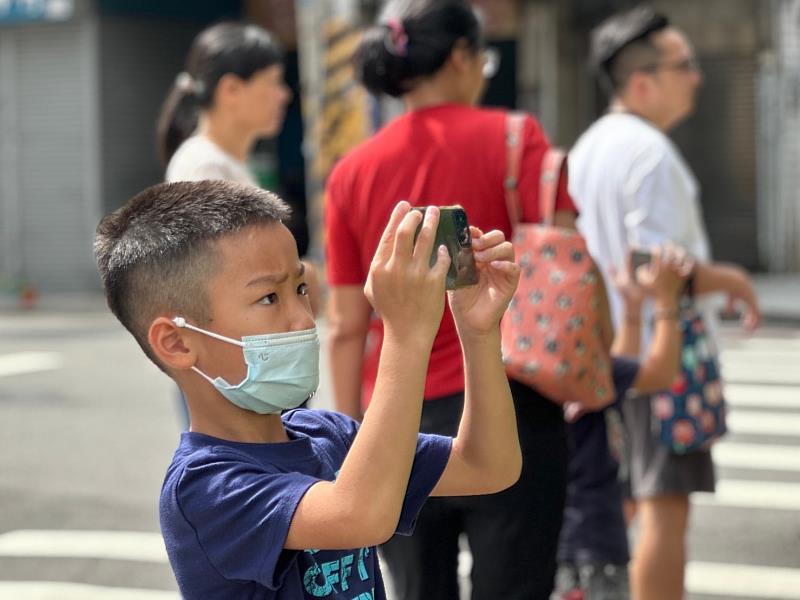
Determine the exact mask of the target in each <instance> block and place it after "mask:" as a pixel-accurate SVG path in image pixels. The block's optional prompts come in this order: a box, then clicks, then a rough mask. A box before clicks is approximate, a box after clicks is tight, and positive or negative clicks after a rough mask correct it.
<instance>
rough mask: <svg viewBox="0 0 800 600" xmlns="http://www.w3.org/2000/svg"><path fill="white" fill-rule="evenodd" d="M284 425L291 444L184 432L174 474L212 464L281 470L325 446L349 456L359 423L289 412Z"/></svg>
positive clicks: (315, 412) (319, 412)
mask: <svg viewBox="0 0 800 600" xmlns="http://www.w3.org/2000/svg"><path fill="white" fill-rule="evenodd" d="M281 421H282V422H283V425H284V428H285V429H286V432H287V435H288V437H289V441H288V442H277V443H265V444H258V443H244V442H233V441H230V440H223V439H220V438H216V437H213V436H209V435H205V434H202V433H196V432H188V431H187V432H183V434H181V439H180V443H179V445H178V448H177V450H176V451H175V455H174V456H173V459H172V464H171V465H170V470H173V469H174V468H176V467H180V468H186V467H193V466H197V465H199V464H202V463H205V462H208V461H214V462H219V461H226V462H245V463H257V464H259V465H260V466H262V467H264V468H265V469H269V468H270V466H271V465H275V466H276V467H278V468H279V469H280V468H281V467H282V466H283V465H282V463H284V462H287V461H288V462H293V461H295V460H301V461H302V460H303V459H305V458H308V456H314V455H315V451H316V450H317V449H318V447H319V446H321V445H322V446H330V447H331V449H333V450H336V449H338V450H339V451H341V452H345V453H346V452H347V450H348V449H349V448H350V445H351V444H352V442H353V438H355V435H356V433H357V431H358V423H357V422H356V421H355V420H353V419H351V418H350V417H347V416H346V415H343V414H340V413H336V412H332V411H327V410H312V409H307V408H298V409H294V410H290V411H287V412H285V413H284V414H283V415H282V416H281ZM309 453H311V454H309Z"/></svg>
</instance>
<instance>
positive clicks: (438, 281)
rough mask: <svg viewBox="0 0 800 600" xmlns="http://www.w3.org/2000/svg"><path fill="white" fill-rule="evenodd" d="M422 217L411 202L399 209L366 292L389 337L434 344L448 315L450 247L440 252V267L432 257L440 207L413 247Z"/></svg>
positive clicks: (432, 211) (428, 214)
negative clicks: (438, 331) (417, 337)
mask: <svg viewBox="0 0 800 600" xmlns="http://www.w3.org/2000/svg"><path fill="white" fill-rule="evenodd" d="M422 219H423V217H422V213H420V212H419V211H412V210H410V206H409V204H408V202H405V201H404V202H400V203H399V204H398V205H397V206H395V208H394V211H393V212H392V216H391V217H390V218H389V224H388V225H387V226H386V229H385V230H384V232H383V236H382V237H381V240H380V242H379V244H378V248H377V250H376V251H375V257H374V258H373V259H372V264H371V265H370V269H369V275H368V277H367V283H366V285H365V286H364V293H365V294H366V296H367V299H368V300H369V302H370V304H372V307H373V308H374V309H375V311H376V312H377V313H378V314H379V315H380V316H381V318H382V319H383V323H384V327H385V328H386V331H387V333H389V332H392V333H393V334H395V335H397V336H399V337H404V338H406V337H408V336H422V337H421V338H420V339H422V340H424V341H426V342H432V341H433V338H434V337H435V336H436V332H437V330H438V328H439V323H440V322H441V319H442V313H443V311H444V296H445V294H444V291H445V277H446V275H447V270H448V268H449V267H450V257H449V255H448V254H447V249H446V248H445V247H444V246H442V247H440V248H439V255H438V260H437V261H436V264H435V265H434V266H433V267H431V266H429V265H430V256H431V251H432V249H433V242H434V238H435V235H436V226H437V225H438V224H439V209H438V208H436V207H432V208H429V209H428V210H427V211H426V212H425V220H424V223H423V225H422V229H421V230H420V233H419V236H418V237H417V241H416V244H415V243H414V234H415V232H416V230H417V226H418V225H419V223H420V221H421V220H422Z"/></svg>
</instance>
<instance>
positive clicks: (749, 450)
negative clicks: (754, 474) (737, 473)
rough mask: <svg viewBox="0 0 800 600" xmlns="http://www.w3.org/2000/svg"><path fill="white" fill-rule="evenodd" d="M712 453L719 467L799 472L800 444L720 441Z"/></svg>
mask: <svg viewBox="0 0 800 600" xmlns="http://www.w3.org/2000/svg"><path fill="white" fill-rule="evenodd" d="M712 454H713V455H714V462H715V463H716V464H717V465H719V466H721V467H728V468H734V469H763V470H767V471H797V472H800V446H780V445H778V444H740V443H738V442H737V443H733V442H722V443H719V444H716V445H715V446H714V448H713V450H712Z"/></svg>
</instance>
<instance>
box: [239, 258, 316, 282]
mask: <svg viewBox="0 0 800 600" xmlns="http://www.w3.org/2000/svg"><path fill="white" fill-rule="evenodd" d="M305 272H306V265H305V264H304V263H302V262H301V263H300V266H299V267H298V269H297V277H302V276H303V274H304V273H305ZM288 277H289V276H288V275H287V274H286V273H268V274H266V275H259V276H258V277H255V278H253V279H251V280H250V281H248V282H247V285H246V286H245V287H252V286H254V285H259V284H262V283H271V284H273V285H275V284H279V283H283V282H284V281H286V279H287V278H288Z"/></svg>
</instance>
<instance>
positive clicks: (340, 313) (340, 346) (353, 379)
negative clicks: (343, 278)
mask: <svg viewBox="0 0 800 600" xmlns="http://www.w3.org/2000/svg"><path fill="white" fill-rule="evenodd" d="M371 313H372V307H371V306H370V305H369V302H368V301H367V297H366V296H365V295H364V288H363V286H360V285H342V286H335V287H332V288H331V289H330V298H329V300H328V328H329V332H328V336H329V342H328V356H329V358H328V360H329V361H330V368H331V384H332V386H333V405H334V408H335V409H336V410H338V411H339V412H341V413H344V414H346V415H348V416H350V417H352V418H354V419H356V420H358V421H360V420H361V418H362V417H363V413H362V410H361V365H362V361H363V359H364V344H365V342H366V339H367V333H368V332H369V320H370V315H371Z"/></svg>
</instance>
